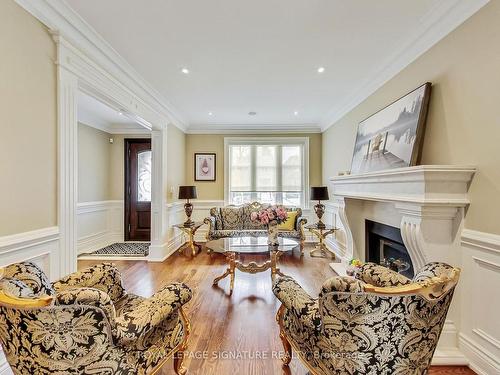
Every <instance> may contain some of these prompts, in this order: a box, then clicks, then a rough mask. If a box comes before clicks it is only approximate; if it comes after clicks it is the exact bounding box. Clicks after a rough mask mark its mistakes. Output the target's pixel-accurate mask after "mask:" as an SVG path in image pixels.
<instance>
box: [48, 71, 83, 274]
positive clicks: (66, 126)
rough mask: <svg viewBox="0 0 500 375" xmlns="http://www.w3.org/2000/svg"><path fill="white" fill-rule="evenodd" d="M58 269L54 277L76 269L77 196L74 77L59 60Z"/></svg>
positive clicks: (75, 95)
mask: <svg viewBox="0 0 500 375" xmlns="http://www.w3.org/2000/svg"><path fill="white" fill-rule="evenodd" d="M57 78H58V82H57V97H58V102H57V108H58V126H57V129H58V157H57V160H58V197H59V199H58V225H59V230H60V246H59V251H60V254H59V270H56V272H54V273H52V275H55V277H58V276H63V275H67V274H69V273H71V272H74V271H76V266H77V264H76V256H77V246H76V243H77V233H76V203H77V199H78V196H77V194H78V179H77V174H78V142H77V141H78V133H77V132H78V118H77V110H78V109H77V108H78V102H77V101H78V78H77V77H76V76H75V75H74V74H73V73H71V72H69V71H68V70H66V69H65V68H64V66H63V65H61V64H60V63H59V64H58V68H57Z"/></svg>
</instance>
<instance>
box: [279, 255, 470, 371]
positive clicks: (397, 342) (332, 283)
mask: <svg viewBox="0 0 500 375" xmlns="http://www.w3.org/2000/svg"><path fill="white" fill-rule="evenodd" d="M459 274H460V270H459V269H457V268H453V267H451V266H449V265H447V264H444V263H429V264H427V265H426V266H425V267H423V269H422V270H420V271H419V272H418V273H417V274H416V275H415V277H414V278H413V280H410V279H407V278H406V277H404V276H402V275H400V274H398V273H396V272H394V271H391V270H389V269H387V268H385V267H382V266H378V265H375V264H373V263H367V264H365V265H364V266H363V267H362V269H361V272H360V273H359V274H358V278H359V280H358V279H355V278H349V277H334V278H331V279H329V280H327V281H326V282H325V283H324V284H323V286H322V288H321V291H320V293H319V297H318V298H312V297H310V296H309V295H308V294H307V293H306V292H305V291H304V289H302V287H301V286H300V285H299V284H298V283H297V282H295V281H294V280H293V279H292V278H290V277H282V278H279V279H277V280H276V282H275V284H274V288H273V291H274V294H275V295H276V296H277V297H278V299H279V300H280V301H281V302H282V305H281V307H280V309H279V310H278V314H277V316H276V319H277V321H278V324H279V326H280V338H281V340H282V342H283V345H284V348H285V356H284V357H283V362H284V364H285V365H288V364H289V363H290V360H291V354H292V349H293V350H294V351H295V352H296V353H297V354H298V356H299V358H300V359H301V361H302V362H303V363H304V364H305V365H306V366H307V368H308V369H309V371H310V373H311V374H314V375H330V374H342V375H344V374H346V375H347V374H372V375H375V374H377V375H378V374H382V375H391V374H399V375H421V374H426V373H427V371H428V368H429V366H430V363H431V359H432V356H433V354H434V350H435V348H436V345H437V342H438V339H439V336H440V334H441V330H442V328H443V324H444V321H445V318H446V314H447V312H448V308H449V306H450V303H451V299H452V296H453V291H454V288H455V285H456V284H457V282H458V277H459Z"/></svg>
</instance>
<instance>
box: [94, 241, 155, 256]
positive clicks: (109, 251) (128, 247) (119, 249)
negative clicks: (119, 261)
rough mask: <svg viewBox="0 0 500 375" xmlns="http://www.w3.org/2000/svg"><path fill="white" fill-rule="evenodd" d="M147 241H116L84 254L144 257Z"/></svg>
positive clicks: (147, 249)
mask: <svg viewBox="0 0 500 375" xmlns="http://www.w3.org/2000/svg"><path fill="white" fill-rule="evenodd" d="M149 245H150V243H149V242H117V243H114V244H112V245H109V246H106V247H103V248H102V249H99V250H96V251H94V252H92V253H89V254H85V255H99V256H122V257H123V256H125V257H145V256H148V254H149Z"/></svg>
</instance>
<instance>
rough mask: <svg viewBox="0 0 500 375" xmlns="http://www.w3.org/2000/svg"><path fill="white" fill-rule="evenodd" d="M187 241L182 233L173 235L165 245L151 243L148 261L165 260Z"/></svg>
mask: <svg viewBox="0 0 500 375" xmlns="http://www.w3.org/2000/svg"><path fill="white" fill-rule="evenodd" d="M184 243H185V237H184V235H183V234H182V233H178V234H176V235H175V236H173V237H172V238H171V239H170V240H169V241H168V243H165V244H163V245H151V246H150V247H149V256H148V258H147V260H148V262H164V261H165V260H167V259H168V258H169V257H170V256H171V255H173V254H175V252H176V251H177V250H178V249H179V248H180V247H181V246H182V245H183V244H184Z"/></svg>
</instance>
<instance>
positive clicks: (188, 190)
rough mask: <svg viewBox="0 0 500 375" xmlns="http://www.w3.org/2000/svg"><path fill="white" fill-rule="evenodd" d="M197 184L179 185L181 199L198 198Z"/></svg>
mask: <svg viewBox="0 0 500 375" xmlns="http://www.w3.org/2000/svg"><path fill="white" fill-rule="evenodd" d="M196 198H198V197H197V195H196V186H179V199H196Z"/></svg>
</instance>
